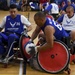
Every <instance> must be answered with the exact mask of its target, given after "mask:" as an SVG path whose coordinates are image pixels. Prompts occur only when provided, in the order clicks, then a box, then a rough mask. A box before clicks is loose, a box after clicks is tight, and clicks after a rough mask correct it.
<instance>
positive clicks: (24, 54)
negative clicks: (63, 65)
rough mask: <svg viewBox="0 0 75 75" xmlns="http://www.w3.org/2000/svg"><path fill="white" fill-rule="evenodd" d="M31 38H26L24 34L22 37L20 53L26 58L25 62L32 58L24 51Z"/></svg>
mask: <svg viewBox="0 0 75 75" xmlns="http://www.w3.org/2000/svg"><path fill="white" fill-rule="evenodd" d="M29 39H30V38H29V37H28V36H25V35H24V34H22V35H21V37H20V41H19V47H20V51H21V54H22V56H23V58H24V60H27V59H28V58H30V57H31V56H30V55H28V54H27V53H26V51H25V49H24V45H25V44H26V43H27V42H28V41H29Z"/></svg>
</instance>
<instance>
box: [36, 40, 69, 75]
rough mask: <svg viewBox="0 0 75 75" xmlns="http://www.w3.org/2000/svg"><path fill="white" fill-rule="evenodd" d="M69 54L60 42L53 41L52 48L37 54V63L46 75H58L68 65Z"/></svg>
mask: <svg viewBox="0 0 75 75" xmlns="http://www.w3.org/2000/svg"><path fill="white" fill-rule="evenodd" d="M69 60H70V53H69V51H68V47H67V46H66V45H65V44H64V43H62V42H61V41H54V47H53V48H51V49H47V50H44V51H43V50H42V51H40V52H39V53H38V54H37V61H38V64H39V66H40V67H41V69H43V70H44V71H45V72H48V73H53V74H55V73H59V72H61V71H63V70H65V69H66V68H67V66H68V64H69Z"/></svg>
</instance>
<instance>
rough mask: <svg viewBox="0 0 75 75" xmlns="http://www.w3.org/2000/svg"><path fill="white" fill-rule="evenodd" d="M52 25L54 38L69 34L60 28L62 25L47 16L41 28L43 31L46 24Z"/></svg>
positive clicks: (59, 38)
mask: <svg viewBox="0 0 75 75" xmlns="http://www.w3.org/2000/svg"><path fill="white" fill-rule="evenodd" d="M48 25H50V26H53V27H54V29H55V33H54V36H55V38H56V39H58V40H61V39H62V38H63V37H68V36H69V34H68V33H67V32H66V31H65V30H64V29H63V28H62V26H61V25H60V24H58V23H56V22H55V21H54V20H52V19H50V18H47V19H46V22H45V24H44V26H43V27H41V29H42V30H43V31H44V29H45V27H46V26H48Z"/></svg>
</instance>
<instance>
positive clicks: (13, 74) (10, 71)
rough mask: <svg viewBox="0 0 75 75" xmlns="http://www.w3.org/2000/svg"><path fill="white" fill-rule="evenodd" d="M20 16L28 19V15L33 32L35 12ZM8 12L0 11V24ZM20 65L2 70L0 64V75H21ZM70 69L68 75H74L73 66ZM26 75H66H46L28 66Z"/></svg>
mask: <svg viewBox="0 0 75 75" xmlns="http://www.w3.org/2000/svg"><path fill="white" fill-rule="evenodd" d="M19 13H20V14H22V15H25V16H26V17H27V18H28V13H29V21H30V22H31V23H32V26H33V30H34V28H35V26H36V25H35V22H34V20H33V16H34V14H35V12H30V11H29V12H20V11H19ZM8 14H9V12H8V11H0V23H1V21H2V19H3V17H4V16H6V15H8ZM33 30H32V31H31V32H29V33H28V34H29V35H31V34H32V32H33ZM34 42H35V43H36V42H37V39H35V41H34ZM22 65H23V64H22V63H21V62H19V63H16V62H13V63H10V64H8V67H7V68H4V65H3V64H0V75H22ZM70 67H71V74H70V75H75V64H70ZM26 72H27V73H26V75H67V74H66V73H61V74H48V73H43V72H39V71H36V70H33V69H32V68H31V67H30V66H27V71H26Z"/></svg>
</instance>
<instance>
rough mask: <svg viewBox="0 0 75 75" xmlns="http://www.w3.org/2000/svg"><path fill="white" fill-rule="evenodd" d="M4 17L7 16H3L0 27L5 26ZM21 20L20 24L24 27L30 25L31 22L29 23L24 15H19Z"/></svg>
mask: <svg viewBox="0 0 75 75" xmlns="http://www.w3.org/2000/svg"><path fill="white" fill-rule="evenodd" d="M6 17H7V16H5V17H4V18H3V21H2V23H1V24H0V28H5V23H6ZM21 22H22V24H23V25H24V28H26V26H30V25H31V23H30V22H29V21H28V20H27V18H26V17H25V16H23V15H21Z"/></svg>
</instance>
